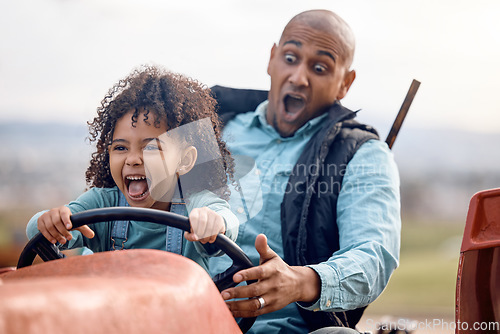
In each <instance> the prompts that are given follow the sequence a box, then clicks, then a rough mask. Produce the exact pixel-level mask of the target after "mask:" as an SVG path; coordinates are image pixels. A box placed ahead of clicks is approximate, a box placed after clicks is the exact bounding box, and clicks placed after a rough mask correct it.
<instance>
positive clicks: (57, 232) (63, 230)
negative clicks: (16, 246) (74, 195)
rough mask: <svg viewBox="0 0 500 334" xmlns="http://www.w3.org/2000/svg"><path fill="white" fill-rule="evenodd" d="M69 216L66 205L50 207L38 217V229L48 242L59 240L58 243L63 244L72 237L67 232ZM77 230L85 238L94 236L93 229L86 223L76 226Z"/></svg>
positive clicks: (69, 228)
mask: <svg viewBox="0 0 500 334" xmlns="http://www.w3.org/2000/svg"><path fill="white" fill-rule="evenodd" d="M70 216H71V211H70V209H69V208H68V207H66V206H60V207H58V208H54V209H51V210H49V211H47V212H45V213H44V214H43V215H41V216H40V217H39V218H38V230H39V231H40V232H42V234H43V236H44V237H45V238H46V239H47V240H48V241H49V242H51V243H53V244H55V243H56V242H57V241H59V243H60V244H63V245H64V244H65V243H66V241H68V240H71V238H72V236H71V233H69V230H71V227H72V224H71V219H70ZM77 230H79V231H80V232H81V233H82V234H83V235H84V236H86V237H87V238H93V237H94V231H92V230H91V229H90V227H88V226H87V225H84V226H81V227H78V228H77Z"/></svg>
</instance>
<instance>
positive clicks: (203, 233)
mask: <svg viewBox="0 0 500 334" xmlns="http://www.w3.org/2000/svg"><path fill="white" fill-rule="evenodd" d="M189 222H190V223H191V232H184V238H186V240H189V241H199V242H201V243H202V244H205V243H207V242H209V243H213V242H214V241H215V239H216V238H217V235H218V234H219V233H225V232H226V226H225V224H224V219H223V218H222V216H221V215H219V214H218V213H216V212H215V211H213V210H211V209H209V208H207V207H204V208H195V209H193V210H192V211H191V213H190V214H189Z"/></svg>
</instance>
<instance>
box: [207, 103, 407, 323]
mask: <svg viewBox="0 0 500 334" xmlns="http://www.w3.org/2000/svg"><path fill="white" fill-rule="evenodd" d="M266 110H267V102H263V103H262V104H261V105H259V106H258V108H257V110H256V111H255V112H249V113H245V114H240V115H238V116H237V117H236V118H235V119H234V120H232V121H231V122H229V123H228V124H227V125H226V127H225V129H224V139H225V140H226V142H227V144H228V146H229V149H230V151H231V153H232V154H240V155H248V156H250V157H252V158H253V159H254V160H255V162H256V169H255V170H254V171H253V172H255V173H256V174H257V175H259V178H260V186H261V189H262V209H261V210H260V212H259V213H258V214H256V215H255V216H254V217H252V218H250V219H249V220H248V221H247V222H246V223H244V224H242V225H241V226H240V230H239V233H238V238H237V240H236V242H237V243H238V245H239V246H240V247H241V248H242V249H243V250H244V251H245V252H246V253H247V254H248V256H249V257H250V258H251V259H252V261H253V262H254V264H256V265H257V264H258V263H259V254H258V253H257V251H256V250H255V247H254V242H255V238H256V236H257V235H258V234H259V233H264V234H266V236H267V237H268V243H269V246H270V247H271V248H272V249H273V250H274V251H275V252H276V253H277V254H278V255H280V256H281V257H283V244H282V238H281V220H280V219H281V218H280V209H281V202H282V200H283V196H284V193H285V191H286V185H287V181H288V177H289V175H290V173H291V171H292V168H293V166H294V165H295V163H296V162H297V160H298V158H299V156H300V154H301V153H302V151H303V149H304V147H305V145H306V144H307V142H308V141H309V139H310V138H311V137H312V136H313V135H314V134H315V133H316V132H317V131H318V130H319V129H320V128H321V125H322V120H323V119H324V117H326V115H323V116H320V117H318V118H315V119H313V120H310V121H309V122H307V123H306V124H305V125H303V126H302V127H301V128H300V129H299V130H298V131H297V132H296V133H295V134H294V135H293V136H292V137H287V138H282V137H280V135H279V134H278V133H277V132H276V131H275V130H274V128H273V127H272V126H270V125H269V124H268V123H267V121H266V119H265V115H266ZM242 186H243V187H245V186H248V185H244V184H243V185H242ZM230 204H231V207H232V208H233V210H234V209H235V207H237V206H238V205H239V204H238V203H231V201H230ZM240 221H242V219H241V218H240ZM337 225H338V227H339V233H340V236H341V237H340V250H339V251H337V252H335V253H334V254H332V257H331V258H330V259H329V260H328V261H326V262H324V263H321V264H318V265H312V266H310V267H311V268H312V269H314V270H315V271H316V272H317V273H318V275H319V276H320V278H321V285H322V286H321V295H320V298H319V299H318V300H317V301H316V303H313V304H311V305H303V304H301V303H292V304H290V305H288V306H287V307H285V308H283V309H281V310H278V311H276V312H273V313H269V314H265V315H262V316H259V317H258V318H257V321H256V323H255V324H254V325H253V327H252V328H251V330H250V332H249V333H307V332H308V330H307V326H306V324H305V323H304V321H303V319H302V317H301V316H300V314H299V312H298V309H297V308H298V307H304V308H306V309H309V310H329V311H337V310H345V309H351V308H356V307H360V306H363V305H366V304H368V303H370V302H371V301H373V300H375V298H376V297H377V296H378V295H379V294H380V293H381V292H382V291H383V289H384V287H385V286H386V284H387V281H388V279H389V276H390V275H391V273H392V272H393V270H394V269H395V268H396V267H397V265H398V258H399V240H400V226H401V221H400V200H399V177H398V171H397V168H396V165H395V163H394V161H393V157H392V153H391V152H390V150H389V149H388V147H387V145H386V144H385V143H383V142H381V141H378V140H370V141H368V142H366V143H365V144H363V145H362V146H361V147H360V149H359V150H358V151H357V152H356V154H355V155H354V157H353V159H352V160H351V161H350V162H349V164H348V165H347V169H346V174H345V176H344V180H343V186H342V190H341V192H340V194H339V198H338V203H337ZM209 261H210V269H211V272H212V273H213V274H214V273H218V272H221V271H223V270H224V269H225V268H227V267H228V266H229V263H230V260H229V259H228V258H227V257H225V256H224V257H222V258H217V259H215V258H213V259H210V260H209Z"/></svg>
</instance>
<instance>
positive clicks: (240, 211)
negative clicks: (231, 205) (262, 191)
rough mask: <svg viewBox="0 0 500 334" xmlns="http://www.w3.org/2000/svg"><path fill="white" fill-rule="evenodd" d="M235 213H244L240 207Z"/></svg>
mask: <svg viewBox="0 0 500 334" xmlns="http://www.w3.org/2000/svg"><path fill="white" fill-rule="evenodd" d="M236 211H237V212H238V213H243V211H245V210H243V208H242V207H239V208H238V209H236Z"/></svg>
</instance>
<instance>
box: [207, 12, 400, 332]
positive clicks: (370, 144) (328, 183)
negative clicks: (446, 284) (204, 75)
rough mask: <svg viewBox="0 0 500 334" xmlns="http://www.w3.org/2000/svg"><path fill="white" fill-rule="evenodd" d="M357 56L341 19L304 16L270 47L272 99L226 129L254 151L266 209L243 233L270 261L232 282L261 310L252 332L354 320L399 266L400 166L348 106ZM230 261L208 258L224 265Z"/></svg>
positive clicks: (247, 305)
mask: <svg viewBox="0 0 500 334" xmlns="http://www.w3.org/2000/svg"><path fill="white" fill-rule="evenodd" d="M353 55H354V37H353V34H352V31H351V30H350V28H349V26H348V25H347V24H346V23H345V22H344V21H343V20H342V19H341V18H340V17H338V16H337V15H336V14H334V13H332V12H330V11H325V10H313V11H307V12H303V13H300V14H299V15H297V16H295V17H294V18H292V20H291V21H290V22H289V23H288V25H287V26H286V27H285V29H284V31H283V34H282V36H281V38H280V41H279V44H278V45H276V44H275V45H274V46H273V47H272V50H271V57H270V60H269V65H268V69H267V71H268V74H269V75H270V77H271V88H270V91H269V94H268V101H265V102H263V103H261V104H260V105H259V106H258V107H257V109H256V110H255V111H254V112H247V113H242V114H238V115H236V117H234V118H233V119H231V120H229V121H227V124H226V127H225V129H224V137H225V139H226V141H227V143H228V146H229V148H230V150H231V152H232V153H233V154H241V155H248V156H250V157H252V158H253V159H254V160H255V162H256V166H257V168H258V169H257V172H258V173H259V177H260V181H261V183H262V189H263V201H262V202H263V207H262V210H261V211H260V212H259V214H257V215H256V216H255V217H253V218H251V219H250V220H249V221H247V222H246V223H245V224H243V225H242V226H241V227H240V232H239V236H238V239H237V243H238V244H239V245H240V246H241V247H242V249H243V250H244V251H245V252H246V253H247V254H248V255H249V256H250V258H251V259H252V261H253V262H254V263H255V264H260V265H258V266H256V267H254V268H250V269H247V270H242V271H240V272H238V273H236V274H235V275H234V276H233V280H234V281H235V282H242V281H244V280H252V279H253V280H258V282H257V283H254V284H250V285H248V286H245V285H242V286H237V287H234V288H229V289H226V290H224V291H222V297H223V298H224V299H225V300H226V301H227V305H228V307H229V309H230V310H231V312H232V313H233V315H234V316H235V317H253V316H259V317H258V318H257V321H256V323H255V324H254V326H253V327H252V329H251V332H255V333H307V332H310V331H313V330H316V329H318V328H324V327H328V326H335V327H351V328H354V326H355V325H356V323H357V322H358V321H359V318H360V317H361V314H362V311H363V309H364V307H365V306H366V305H368V304H369V303H371V302H372V301H373V300H375V298H376V297H377V296H378V295H379V294H380V293H381V292H382V290H383V289H384V287H385V286H386V284H387V282H388V280H389V277H390V275H391V274H392V272H393V270H394V269H395V268H396V267H397V265H398V258H399V245H400V239H399V238H400V226H401V221H400V204H399V178H398V173H397V168H396V166H395V164H394V161H393V158H392V155H391V153H390V151H389V149H388V147H387V145H386V144H385V143H383V142H381V141H380V140H378V136H377V134H376V132H375V131H374V130H373V129H372V128H371V127H369V126H365V125H361V124H359V123H357V122H355V121H353V120H352V119H353V118H354V117H355V113H353V112H352V111H350V110H348V109H346V108H344V107H343V106H341V105H340V103H339V101H340V100H341V99H342V98H343V97H344V96H345V95H346V94H347V92H348V90H349V88H350V86H351V84H352V82H353V81H354V79H355V77H356V74H355V71H354V70H351V69H350V66H351V63H352V59H353ZM214 91H215V93H216V94H219V93H220V91H218V90H217V88H215V90H214ZM224 116H225V115H223V117H224ZM226 116H227V115H226ZM226 118H227V117H226ZM227 266H228V265H227V263H223V261H221V260H220V259H212V260H211V263H210V267H211V270H212V271H213V272H214V273H215V272H221V271H223V269H224V268H227ZM238 298H245V299H238ZM235 299H237V300H235ZM352 331H353V330H352V329H339V331H336V332H335V333H344V332H345V333H350V332H352Z"/></svg>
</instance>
